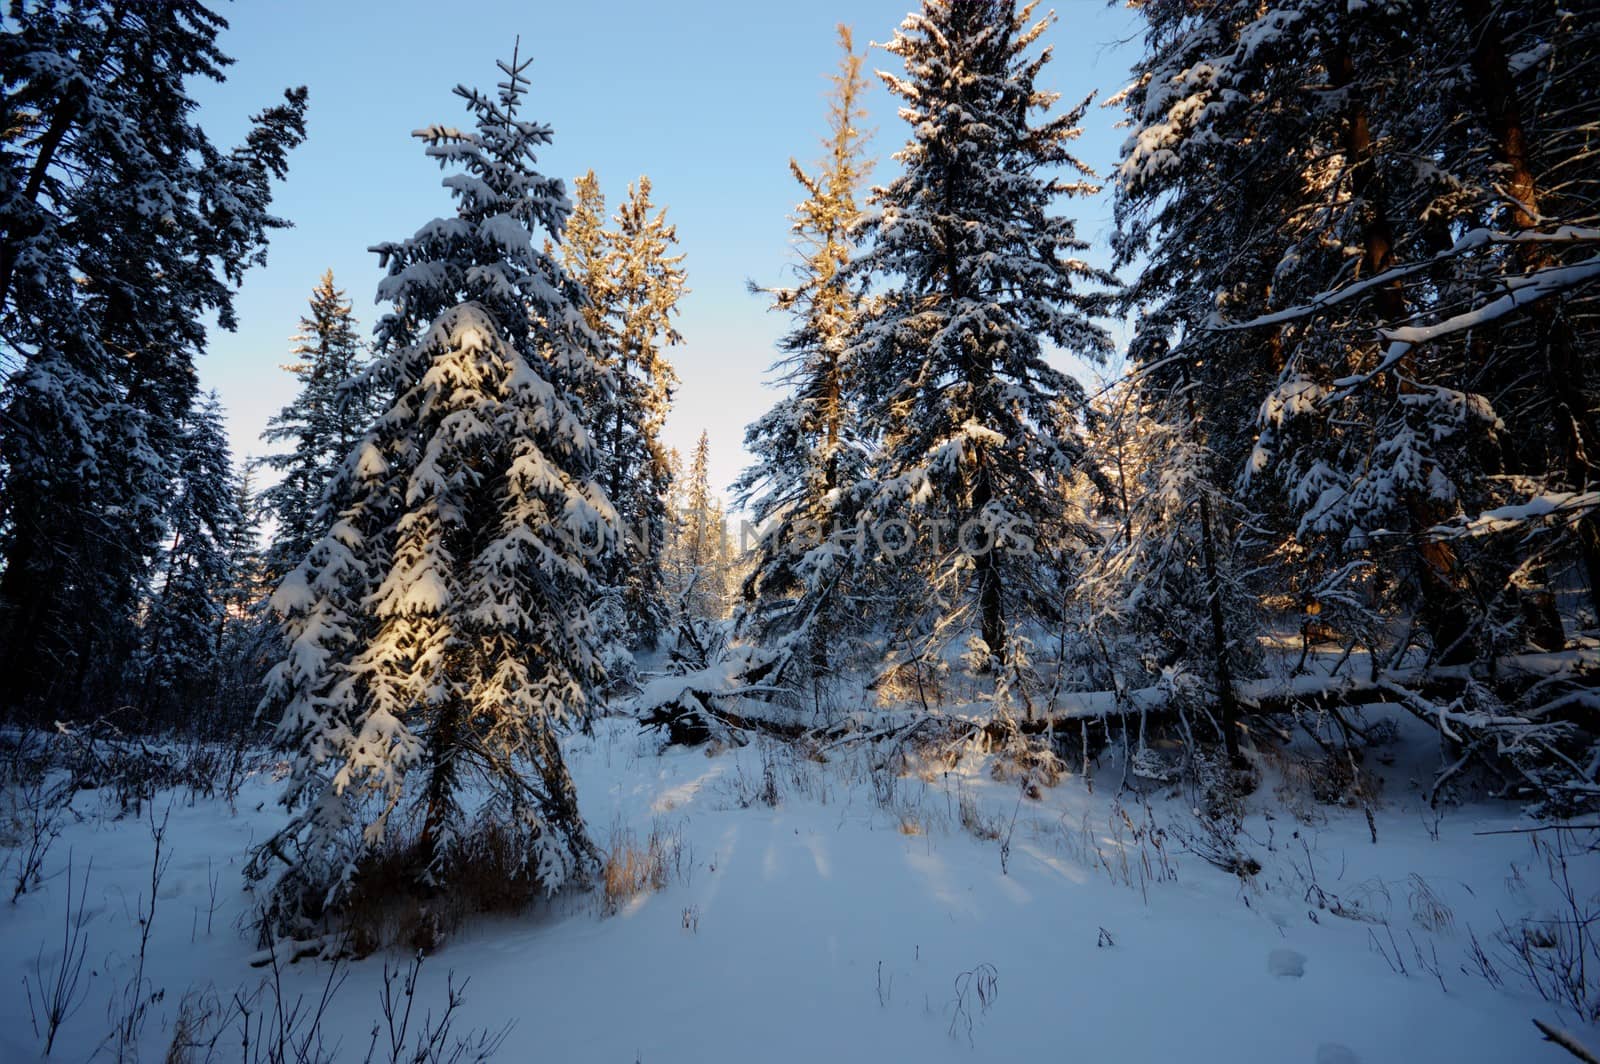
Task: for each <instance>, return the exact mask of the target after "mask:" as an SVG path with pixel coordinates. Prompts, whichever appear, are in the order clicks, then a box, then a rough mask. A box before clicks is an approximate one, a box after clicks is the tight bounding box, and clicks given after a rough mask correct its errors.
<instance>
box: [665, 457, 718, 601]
mask: <svg viewBox="0 0 1600 1064" xmlns="http://www.w3.org/2000/svg"><path fill="white" fill-rule="evenodd" d="M682 500H683V504H682V507H681V510H680V511H679V512H678V513H677V514H675V515H674V516H675V518H676V521H675V526H676V527H675V529H674V535H673V540H674V542H673V543H672V544H671V548H670V549H671V550H672V551H673V553H676V554H677V555H678V561H677V564H676V565H675V566H674V567H673V568H675V569H676V570H677V572H678V574H679V575H678V581H677V583H678V586H677V587H676V588H675V589H674V590H675V592H676V594H677V596H678V598H679V600H680V607H681V609H682V610H683V611H684V612H686V613H687V614H689V616H691V617H693V618H695V619H697V620H702V621H704V620H716V619H720V618H721V617H722V616H723V614H724V613H725V612H726V606H727V590H728V589H727V577H728V572H727V567H726V564H725V562H726V557H727V538H728V537H727V523H726V517H725V515H724V514H723V511H722V506H721V504H720V503H719V502H718V501H717V499H716V496H715V495H714V494H713V493H712V490H711V435H710V433H708V432H705V431H702V432H701V433H700V438H699V440H697V441H696V442H695V446H694V454H693V456H692V457H691V458H690V461H689V474H688V476H687V477H686V478H685V479H684V484H683V491H682Z"/></svg>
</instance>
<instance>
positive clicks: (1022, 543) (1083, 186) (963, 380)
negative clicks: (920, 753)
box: [848, 0, 1111, 664]
mask: <svg viewBox="0 0 1600 1064" xmlns="http://www.w3.org/2000/svg"><path fill="white" fill-rule="evenodd" d="M1033 10H1034V5H1032V4H1029V5H1027V6H1025V7H1024V8H1022V9H1021V10H1020V11H1019V10H1018V9H1017V7H1016V5H1015V4H1014V3H1012V2H1010V0H986V2H978V3H965V2H954V0H927V2H925V3H924V4H923V7H922V10H921V11H920V12H917V13H914V14H912V15H910V16H908V17H907V18H906V20H905V22H904V23H903V24H902V25H901V27H900V30H899V32H898V33H896V35H895V37H894V39H893V41H891V42H890V43H889V44H888V45H887V46H886V47H887V49H888V50H889V51H890V52H893V53H894V54H896V55H898V56H900V57H902V58H903V59H904V61H905V69H906V72H905V75H904V76H903V77H901V76H896V75H891V74H883V75H882V77H883V78H884V80H885V82H886V83H887V84H888V86H889V88H890V89H891V90H892V91H893V92H894V93H895V94H896V95H898V96H900V97H901V98H902V99H903V100H904V101H905V103H904V106H903V107H902V108H901V111H900V113H901V116H902V117H903V118H905V119H906V121H907V122H908V123H909V125H910V126H911V129H912V139H911V141H910V142H909V143H908V144H907V145H906V146H905V148H903V149H902V150H901V151H900V152H899V153H898V155H897V156H896V158H897V159H899V160H900V162H901V163H902V165H903V166H904V173H903V174H902V175H901V176H900V177H898V178H896V179H895V180H894V181H893V182H891V183H890V184H888V185H887V186H884V187H882V188H877V189H875V190H874V191H873V197H872V202H873V204H874V206H875V208H876V209H875V210H874V211H872V212H869V213H868V214H867V216H866V217H865V219H864V220H863V223H862V231H863V233H864V235H865V236H866V238H867V239H868V240H869V241H870V244H869V247H868V249H867V250H866V251H865V252H864V253H863V254H862V255H861V256H860V257H858V258H857V259H856V261H855V262H854V263H852V265H851V271H852V273H853V274H854V275H855V276H856V277H858V278H871V279H872V280H873V281H874V282H876V283H879V284H881V285H882V288H883V292H882V300H881V304H880V305H878V306H876V307H875V309H874V312H873V313H872V314H871V315H870V316H869V317H867V318H865V319H864V320H863V321H862V322H861V323H860V325H859V334H858V336H857V339H856V341H855V343H854V344H853V345H852V346H851V348H850V351H849V354H848V357H849V358H851V359H852V360H853V361H854V362H855V364H854V366H853V367H852V369H853V372H854V373H855V374H856V377H857V381H856V384H855V388H856V391H857V392H858V394H859V395H860V397H861V404H862V415H863V418H864V421H865V423H866V425H867V426H868V431H869V434H870V435H873V436H876V437H878V438H880V439H881V441H882V442H881V450H880V453H879V454H878V456H877V459H876V464H875V468H874V470H873V474H872V476H873V481H874V483H873V484H872V491H871V497H870V499H869V501H868V502H867V504H866V513H867V518H868V521H869V523H870V524H871V525H872V526H874V527H877V528H879V529H883V528H885V527H886V525H887V523H888V522H890V521H894V520H909V521H910V522H912V523H913V525H914V526H915V527H916V529H917V532H916V541H915V543H914V544H913V546H912V550H911V552H910V553H909V554H908V555H907V556H906V557H905V558H904V559H903V560H902V561H901V562H899V563H898V564H899V565H901V566H907V567H908V571H914V572H915V573H916V574H918V575H919V576H920V578H921V579H920V581H919V582H918V584H917V585H907V586H906V587H905V588H904V589H903V591H902V596H901V600H900V601H901V604H902V605H903V606H905V607H907V608H908V609H907V612H908V613H909V614H910V615H911V616H913V617H914V618H917V619H918V620H919V623H924V624H926V625H928V626H929V630H934V631H948V632H952V633H957V632H961V631H963V630H965V631H972V630H973V629H974V628H975V629H976V633H977V635H978V636H979V637H980V638H981V647H980V651H981V653H982V654H984V655H986V656H987V657H988V659H989V660H990V661H992V662H994V663H996V664H998V663H1000V662H1001V661H1002V660H1003V655H1004V653H1005V650H1006V640H1007V635H1008V632H1009V631H1010V630H1011V629H1013V628H1014V627H1016V626H1018V625H1020V624H1022V623H1025V622H1026V621H1027V620H1028V619H1029V618H1030V617H1037V616H1040V615H1049V614H1053V613H1054V612H1055V611H1056V610H1057V609H1058V605H1059V598H1060V593H1061V589H1060V587H1059V586H1057V581H1056V579H1055V578H1054V576H1053V575H1052V574H1053V573H1055V572H1057V571H1058V570H1057V568H1056V562H1057V561H1058V560H1059V559H1058V558H1056V557H1054V556H1053V554H1054V552H1056V551H1059V550H1062V549H1065V546H1066V544H1065V542H1064V540H1065V539H1066V538H1067V536H1068V529H1067V528H1066V527H1065V524H1064V522H1063V521H1062V499H1063V492H1062V491H1061V490H1060V487H1061V482H1062V481H1063V480H1064V478H1066V477H1068V476H1070V475H1071V473H1072V471H1073V469H1074V468H1075V466H1076V464H1077V462H1078V460H1079V457H1080V455H1081V453H1082V449H1083V445H1082V440H1081V433H1080V429H1079V424H1078V419H1079V418H1080V417H1081V415H1082V413H1083V406H1084V393H1083V389H1082V387H1081V385H1080V384H1079V383H1078V382H1077V381H1076V380H1074V379H1073V378H1072V377H1070V376H1068V375H1067V374H1066V373H1063V372H1062V371H1060V370H1059V369H1057V368H1056V367H1055V366H1053V365H1052V364H1051V363H1050V362H1049V360H1048V359H1047V357H1046V353H1045V344H1046V343H1053V344H1056V345H1058V346H1059V347H1061V348H1064V349H1065V350H1067V351H1070V352H1074V353H1076V354H1079V355H1081V356H1083V357H1085V358H1088V359H1092V360H1098V359H1101V358H1103V357H1104V356H1105V355H1106V354H1107V353H1108V352H1109V351H1110V348H1111V342H1110V340H1109V338H1108V337H1107V334H1106V332H1105V330H1104V329H1103V328H1101V326H1100V325H1098V324H1097V323H1096V322H1095V320H1094V318H1095V316H1096V315H1097V314H1099V313H1100V312H1101V311H1102V309H1103V307H1104V305H1105V300H1104V296H1103V295H1100V294H1096V293H1094V292H1090V291H1086V290H1085V289H1084V287H1083V286H1084V284H1085V283H1086V282H1087V283H1109V280H1110V279H1109V277H1107V276H1106V275H1105V274H1103V273H1102V272H1100V271H1098V270H1095V269H1093V268H1092V267H1090V266H1089V265H1087V264H1086V263H1084V262H1083V261H1082V260H1080V259H1078V258H1076V257H1075V255H1076V253H1077V252H1079V251H1081V250H1082V249H1083V248H1084V247H1085V246H1086V245H1085V244H1084V243H1083V242H1082V241H1081V240H1079V239H1078V238H1077V236H1076V235H1075V231H1074V225H1073V222H1072V220H1071V219H1069V218H1066V217H1064V216H1062V215H1060V214H1057V213H1054V211H1055V207H1056V201H1057V200H1058V199H1060V198H1061V197H1063V196H1073V195H1082V194H1086V193H1088V192H1091V191H1093V189H1094V186H1093V185H1091V184H1089V183H1087V181H1086V180H1080V179H1079V177H1076V176H1066V175H1069V174H1071V175H1081V176H1082V177H1087V175H1088V173H1089V171H1088V169H1087V167H1085V166H1084V165H1083V164H1082V163H1080V162H1079V161H1078V160H1077V159H1075V158H1074V157H1073V156H1072V155H1071V153H1070V152H1069V151H1068V144H1069V142H1070V141H1071V140H1072V139H1073V138H1074V137H1076V136H1077V135H1078V129H1077V125H1076V123H1077V121H1078V120H1079V118H1080V117H1081V116H1082V114H1083V111H1084V109H1085V108H1086V107H1087V105H1088V101H1087V100H1085V101H1083V103H1080V104H1079V105H1078V106H1076V107H1074V108H1072V109H1071V110H1069V111H1067V112H1065V113H1063V114H1061V115H1058V116H1056V117H1054V118H1050V119H1047V120H1044V121H1041V122H1039V123H1038V124H1034V123H1033V121H1032V120H1031V118H1032V115H1033V114H1035V113H1036V112H1043V111H1046V110H1048V109H1049V108H1050V107H1051V106H1052V105H1053V104H1054V103H1055V102H1056V96H1055V94H1053V93H1049V92H1045V91H1043V90H1041V89H1039V88H1037V87H1036V85H1035V80H1036V78H1037V77H1038V74H1039V71H1040V69H1041V68H1042V67H1043V66H1044V64H1045V63H1046V62H1048V61H1049V58H1050V50H1049V49H1048V48H1043V49H1040V50H1038V51H1037V52H1036V53H1035V54H1031V55H1030V54H1029V52H1030V50H1031V49H1032V47H1033V45H1034V44H1035V43H1036V42H1037V41H1038V39H1039V37H1040V35H1041V34H1043V33H1044V31H1045V29H1046V27H1048V26H1049V24H1050V22H1051V21H1052V17H1050V16H1047V17H1045V18H1042V19H1039V20H1038V21H1033V19H1032V14H1033ZM908 595H909V597H907V596H908Z"/></svg>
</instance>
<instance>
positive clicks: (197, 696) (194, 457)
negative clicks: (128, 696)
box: [133, 392, 245, 727]
mask: <svg viewBox="0 0 1600 1064" xmlns="http://www.w3.org/2000/svg"><path fill="white" fill-rule="evenodd" d="M181 446H182V450H181V451H180V453H179V459H178V468H177V477H176V479H175V481H174V483H173V485H172V490H173V492H174V496H173V501H172V504H171V506H170V507H169V508H168V510H167V528H168V533H167V534H168V535H169V537H170V541H169V543H168V546H167V549H166V552H165V554H164V556H163V557H162V559H161V561H160V564H159V566H158V567H157V568H158V581H159V586H158V587H157V589H156V591H155V594H154V596H153V597H152V598H151V600H150V602H149V604H148V606H147V608H146V609H145V611H144V614H145V616H144V623H143V625H142V628H141V632H140V636H141V638H140V647H139V651H138V653H137V655H136V656H135V659H134V670H133V672H134V677H135V680H136V683H137V686H136V688H135V690H136V691H137V697H138V702H139V708H140V711H141V717H142V719H143V720H145V721H146V722H148V723H151V724H158V725H161V726H167V727H170V726H174V725H176V726H180V727H181V726H184V725H194V724H198V723H202V722H201V721H199V720H198V719H191V720H184V719H183V715H184V713H185V711H187V712H188V713H191V714H194V715H195V717H196V718H198V717H199V716H200V715H203V714H204V713H206V712H207V711H208V710H209V708H210V706H209V698H208V697H207V696H208V695H209V694H210V693H211V691H212V689H213V688H214V686H215V682H216V680H217V679H218V675H217V673H218V664H219V660H220V659H219V655H220V652H221V648H222V639H223V627H224V624H225V623H226V620H227V612H226V609H227V596H228V594H229V592H230V591H231V590H232V589H233V588H234V587H235V584H236V580H237V575H238V574H236V572H235V570H234V562H235V558H234V550H235V547H236V542H237V539H236V537H237V536H238V535H239V530H240V529H241V528H242V527H243V526H244V524H245V515H244V513H243V512H241V511H240V509H239V495H238V485H237V474H236V473H235V472H234V469H233V463H232V460H231V458H230V456H229V453H228V436H227V429H226V427H225V426H224V424H223V410H222V405H221V403H220V402H219V401H218V400H217V397H216V393H214V392H213V393H211V394H208V395H206V396H205V397H203V398H202V399H201V401H200V402H199V404H198V405H197V406H196V407H195V408H194V410H192V411H191V412H190V413H189V416H188V417H187V418H186V419H185V421H184V424H183V435H182V438H181Z"/></svg>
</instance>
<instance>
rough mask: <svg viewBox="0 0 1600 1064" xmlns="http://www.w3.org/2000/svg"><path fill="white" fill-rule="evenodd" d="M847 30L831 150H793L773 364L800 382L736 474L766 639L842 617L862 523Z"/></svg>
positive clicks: (854, 78)
mask: <svg viewBox="0 0 1600 1064" xmlns="http://www.w3.org/2000/svg"><path fill="white" fill-rule="evenodd" d="M838 34H839V46H840V48H841V49H842V50H843V52H844V58H843V59H842V60H841V61H840V64H839V72H838V73H837V74H835V75H834V76H833V96H832V99H831V101H830V103H829V107H828V135H827V136H826V137H825V138H824V139H823V146H824V148H825V149H826V153H827V154H826V156H825V158H824V160H823V162H822V163H821V164H820V166H819V167H818V168H817V172H816V173H815V174H811V173H808V172H807V171H806V170H805V169H804V168H802V167H801V165H800V163H799V162H797V161H796V160H794V159H791V160H789V170H790V172H791V173H792V174H793V175H794V178H795V180H796V181H797V182H799V184H800V187H801V188H803V189H804V190H805V192H806V199H805V201H804V202H802V203H801V204H800V206H799V207H798V208H797V209H796V211H795V215H794V217H793V219H792V222H791V225H790V230H791V232H793V233H794V235H795V236H796V238H797V240H798V243H799V254H800V259H799V262H797V263H796V264H795V270H796V273H797V274H798V278H797V283H796V284H795V285H794V286H793V287H788V288H778V289H774V290H772V296H773V308H774V309H775V310H780V311H783V312H785V313H788V314H790V315H791V316H792V317H793V320H794V324H793V326H792V327H791V329H790V331H789V332H788V333H787V334H786V335H785V336H784V337H783V339H782V340H781V341H779V347H780V349H781V350H782V351H783V357H782V358H781V359H780V360H779V361H778V363H777V364H776V365H775V366H774V367H773V371H774V372H775V373H776V375H777V383H778V384H780V385H782V386H784V387H786V388H787V389H788V394H787V395H785V396H784V398H782V399H781V400H779V401H778V403H777V404H776V405H774V406H773V408H772V409H771V410H769V411H767V413H765V414H763V415H762V416H761V418H760V419H759V420H757V421H756V422H755V423H753V424H752V425H750V427H749V428H748V429H747V430H746V432H745V447H746V448H747V449H748V450H749V451H750V453H751V454H753V455H754V456H755V458H756V461H755V463H754V464H753V465H752V466H751V467H750V468H749V469H747V470H746V471H745V472H744V473H743V474H742V475H741V476H740V478H739V480H738V482H737V483H736V484H735V485H734V497H735V501H736V502H738V503H739V504H740V505H741V506H748V507H749V508H750V515H751V519H752V521H753V522H754V523H755V524H756V525H758V526H760V527H761V529H762V531H761V536H760V539H759V540H758V541H757V543H756V545H755V557H754V559H753V560H752V569H751V571H750V575H749V577H748V578H747V580H746V582H745V586H744V589H743V594H744V596H745V598H746V599H748V600H750V601H751V603H752V607H751V609H750V611H749V619H750V625H751V627H752V629H753V631H754V632H755V633H756V634H757V635H758V636H759V637H761V638H763V639H766V640H771V639H773V638H774V637H778V636H782V637H785V638H789V639H797V640H799V641H801V642H805V643H815V642H816V641H817V640H818V639H819V638H820V637H821V636H822V634H823V629H824V628H832V627H833V624H832V623H829V622H837V621H840V620H842V617H841V610H842V603H840V602H839V598H840V596H835V595H833V594H832V593H831V590H830V589H831V588H832V587H834V586H835V585H834V584H832V583H831V582H830V581H829V579H828V576H829V575H831V574H829V573H828V572H827V570H828V569H829V567H828V566H826V565H824V564H822V559H823V557H824V556H827V555H828V554H829V551H828V549H827V548H826V547H824V544H831V543H832V542H833V541H834V540H835V539H836V537H837V536H839V535H840V534H841V533H842V532H843V531H844V529H846V528H848V527H850V526H851V525H853V523H854V515H853V514H851V513H849V512H848V508H847V505H846V504H847V503H848V502H849V500H850V499H851V496H850V495H849V494H848V493H847V492H844V491H841V490H840V489H841V488H843V487H845V486H847V485H851V484H854V483H855V482H856V481H858V480H859V479H860V477H861V475H862V473H863V471H864V465H865V461H866V457H867V448H866V447H865V445H864V444H863V441H862V440H861V439H860V434H859V431H858V425H857V418H856V415H855V409H854V396H853V394H852V391H851V387H852V382H851V379H850V369H849V365H848V363H847V361H846V358H845V353H846V349H847V347H848V346H849V344H850V342H851V340H852V338H853V330H854V328H855V321H856V314H857V311H856V308H857V303H858V301H859V296H858V295H857V293H856V292H854V291H853V290H852V289H851V288H850V287H849V285H848V284H847V283H846V267H848V265H849V263H850V256H851V248H852V244H851V228H852V227H853V226H854V225H855V224H856V222H857V220H858V219H859V218H860V216H861V211H860V208H859V206H858V205H857V198H858V196H859V194H860V189H861V183H862V182H863V181H864V180H865V178H866V175H867V173H868V171H869V170H870V162H869V161H868V160H866V159H865V158H864V157H863V155H864V142H865V136H866V134H865V132H864V130H863V129H862V127H861V122H862V120H863V119H864V118H865V115H866V112H865V111H864V110H863V108H862V106H861V97H862V95H863V94H864V92H865V91H866V82H865V79H864V78H863V76H862V57H861V56H859V55H857V54H855V51H854V48H853V44H852V39H851V34H850V30H849V28H848V27H846V26H843V25H841V26H840V27H839V28H838ZM819 549H820V552H819ZM808 577H810V578H811V580H810V582H809V583H808V580H807V578H808ZM819 579H820V581H821V582H820V583H818V580H819ZM819 621H821V622H824V623H821V624H819V623H818V622H819ZM808 649H809V650H810V651H811V652H812V653H809V654H807V655H805V659H806V660H813V659H819V658H820V655H819V653H817V652H818V651H820V647H819V646H811V647H809V648H808Z"/></svg>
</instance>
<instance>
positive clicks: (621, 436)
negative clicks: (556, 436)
mask: <svg viewBox="0 0 1600 1064" xmlns="http://www.w3.org/2000/svg"><path fill="white" fill-rule="evenodd" d="M577 186H578V202H577V206H576V208H575V210H574V212H573V217H572V219H571V220H570V221H569V233H568V236H567V238H566V240H565V241H564V243H563V245H562V254H563V261H564V262H565V264H566V267H567V270H568V272H570V273H571V274H572V275H573V276H574V277H576V278H577V279H578V280H579V281H580V282H581V283H582V284H583V285H584V287H585V289H586V291H587V293H588V296H589V302H590V304H591V307H590V309H588V310H586V311H585V316H586V318H587V320H588V321H589V324H590V326H591V327H592V328H593V329H594V331H595V333H596V335H597V336H598V337H599V338H600V340H601V343H602V345H603V347H604V349H605V350H606V352H607V356H608V359H607V364H606V368H607V369H608V370H609V371H610V377H611V386H610V389H609V390H608V391H607V393H606V394H604V395H600V396H597V397H596V398H595V400H594V401H593V402H592V403H591V404H590V407H591V421H590V423H591V425H592V426H593V433H594V437H595V443H596V448H597V450H598V453H599V462H600V468H601V469H602V470H603V472H604V483H605V487H606V491H607V494H608V496H609V497H610V498H611V500H612V502H613V504H614V505H615V506H616V508H617V514H618V516H619V517H620V519H621V521H622V527H623V530H624V544H623V549H622V550H621V551H620V552H619V553H618V555H617V556H616V558H615V559H614V560H613V562H612V568H611V570H610V572H609V573H608V574H607V576H606V579H605V592H604V595H605V597H606V598H607V599H608V600H610V605H609V606H608V607H607V613H608V614H609V615H611V616H613V617H616V618H622V619H625V623H626V624H627V626H628V628H629V630H630V633H631V640H630V641H631V642H632V643H633V644H634V645H635V646H637V647H639V648H642V649H646V650H648V649H652V648H653V647H654V646H655V644H656V641H657V639H658V637H659V635H660V632H661V630H662V629H663V627H664V625H665V624H666V618H667V613H668V610H667V603H666V596H665V593H664V589H663V585H662V566H663V554H664V551H665V549H666V537H667V522H666V497H667V493H668V492H669V491H670V490H671V471H670V470H669V468H668V465H667V456H666V449H665V447H664V445H663V444H662V442H661V430H662V428H663V426H664V425H665V424H666V417H667V412H668V410H669V409H670V407H671V403H672V389H673V387H674V386H675V385H676V384H677V375H676V373H675V372H674V371H673V369H672V365H671V363H670V362H668V361H667V359H666V357H665V355H664V353H663V351H664V348H666V347H669V346H671V345H673V344H676V343H680V342H682V339H683V338H682V336H680V335H679V334H678V331H677V329H676V327H675V326H674V325H673V323H672V319H673V317H674V316H676V314H677V313H678V301H679V300H680V299H682V298H683V296H684V295H685V294H686V293H687V292H688V289H687V288H686V287H685V274H684V271H683V266H682V263H683V256H682V255H681V254H680V255H671V254H669V253H668V252H669V251H670V250H671V248H672V247H673V245H674V244H676V243H677V239H678V238H677V231H676V229H675V228H674V227H673V226H672V225H670V224H668V222H667V220H666V210H665V209H661V210H659V211H657V210H656V209H655V207H654V205H653V204H652V203H651V200H650V191H651V186H650V179H649V178H648V177H641V178H639V181H638V183H637V184H634V185H629V186H628V197H627V200H626V202H625V203H624V204H623V206H622V209H621V210H620V211H618V213H617V215H616V217H615V218H614V219H613V221H614V224H615V229H613V230H605V229H602V228H601V223H600V219H601V218H603V217H604V213H605V197H604V196H603V195H602V194H601V192H600V186H599V182H598V180H597V179H596V178H595V176H594V173H593V171H590V172H589V173H587V174H585V175H584V176H583V177H581V178H579V179H578V182H577Z"/></svg>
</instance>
